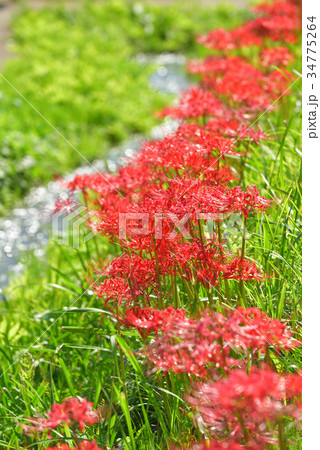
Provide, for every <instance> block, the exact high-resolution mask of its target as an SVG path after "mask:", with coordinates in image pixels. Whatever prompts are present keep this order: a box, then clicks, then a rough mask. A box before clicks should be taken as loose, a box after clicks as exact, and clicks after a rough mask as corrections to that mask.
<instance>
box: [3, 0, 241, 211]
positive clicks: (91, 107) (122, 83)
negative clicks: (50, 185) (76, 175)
mask: <svg viewBox="0 0 320 450" xmlns="http://www.w3.org/2000/svg"><path fill="white" fill-rule="evenodd" d="M22 4H23V3H22ZM79 5H80V6H79ZM246 17H248V13H247V12H246V11H242V10H240V11H238V10H234V9H232V8H231V7H221V6H220V7H218V6H209V5H206V6H203V7H199V6H196V3H193V2H192V1H191V2H180V3H176V4H172V5H169V6H163V5H162V6H161V5H154V4H151V3H150V4H149V3H146V2H142V3H141V2H139V3H135V2H131V1H125V0H108V1H85V0H79V2H77V7H76V8H73V9H70V8H69V9H68V8H67V7H65V6H64V2H59V4H58V6H52V5H50V2H48V6H47V7H44V8H42V9H40V10H28V9H22V11H21V12H20V14H18V16H17V17H16V18H15V20H14V22H13V42H14V45H13V47H12V50H13V51H14V52H15V57H14V58H13V59H11V60H9V61H7V63H6V64H5V67H4V69H3V70H2V73H3V76H4V77H5V78H6V79H7V80H8V81H9V82H10V83H11V84H12V85H13V86H14V88H16V89H17V90H18V91H19V92H20V93H21V94H22V95H23V96H24V97H25V98H26V99H27V100H28V101H29V102H30V103H31V104H32V105H33V106H34V107H35V108H36V109H37V110H38V111H39V113H40V114H41V115H42V116H43V118H42V117H41V116H40V115H39V114H37V112H35V111H34V109H32V107H30V105H29V104H28V103H27V102H26V101H24V100H23V98H22V97H21V96H20V95H19V94H18V93H17V91H15V90H14V89H13V88H12V87H11V86H9V85H8V84H7V83H6V82H5V81H4V80H3V79H1V78H0V182H1V194H0V214H1V212H2V213H3V212H4V210H5V209H8V208H9V207H11V206H12V204H13V203H14V202H16V200H18V199H20V198H22V197H23V196H24V195H25V194H26V193H27V192H28V190H29V188H30V187H31V186H33V185H35V184H39V183H45V182H47V181H49V180H50V179H51V178H52V176H53V175H55V174H57V173H58V174H60V175H61V174H63V173H66V172H67V171H68V170H71V169H72V168H74V167H76V166H78V165H79V164H83V163H85V160H84V159H83V158H82V157H81V155H83V156H84V157H85V158H86V159H87V160H88V161H92V160H93V159H97V158H103V157H105V156H106V154H107V151H108V149H109V148H110V147H111V146H114V145H116V144H118V143H119V142H121V141H123V140H125V139H128V138H129V137H130V135H132V134H137V133H138V134H145V133H147V132H148V131H150V129H151V128H152V126H154V125H155V124H156V123H157V122H156V119H155V118H154V116H153V112H154V111H156V110H159V109H161V108H162V107H163V106H164V105H165V104H167V102H168V101H169V100H170V97H169V96H165V95H163V94H160V93H158V92H156V91H155V90H153V89H152V88H151V87H150V83H149V76H150V74H151V73H152V71H154V70H155V67H154V66H153V65H152V64H150V63H149V64H146V65H145V66H144V67H143V68H142V67H141V65H140V64H139V63H138V62H137V61H136V55H137V54H139V53H151V54H159V53H162V52H179V53H180V52H183V53H184V54H189V55H192V54H194V53H195V49H196V45H195V41H194V37H195V35H196V34H197V33H199V32H200V31H201V32H205V31H206V30H208V29H211V28H214V27H216V26H225V24H226V23H227V25H228V26H235V25H236V24H238V23H239V22H241V21H243V20H244V19H245V18H246ZM45 119H46V120H45ZM47 121H48V122H49V123H50V124H51V125H52V126H53V127H55V128H56V129H57V130H59V132H60V133H61V134H62V135H63V136H64V137H65V139H67V140H68V141H69V142H70V143H71V144H72V146H74V147H75V149H76V150H75V149H73V148H72V146H71V145H70V144H68V143H67V142H66V141H65V139H63V138H62V137H61V136H60V135H59V134H58V133H57V132H56V131H55V130H54V129H53V128H52V126H50V125H49V124H48V123H47ZM78 152H79V153H80V154H81V155H80V154H79V153H78ZM1 205H2V206H1Z"/></svg>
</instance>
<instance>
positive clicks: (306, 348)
mask: <svg viewBox="0 0 320 450" xmlns="http://www.w3.org/2000/svg"><path fill="white" fill-rule="evenodd" d="M311 16H315V17H316V19H315V20H314V22H313V23H315V24H316V30H314V31H313V33H314V32H316V39H313V38H312V36H311V35H309V36H307V33H308V32H309V31H310V30H308V29H307V24H311V21H309V20H308V19H307V17H311ZM311 32H312V31H311ZM311 38H312V39H311ZM311 40H315V41H316V44H311V45H309V46H308V45H307V42H309V43H310V41H311ZM308 47H309V48H312V49H313V50H316V51H317V54H316V62H315V63H314V64H316V67H315V70H314V71H315V73H316V77H314V76H309V77H307V73H308V72H310V70H309V69H308V68H307V65H308V64H310V62H307V48H308ZM308 55H309V56H311V55H312V52H310V51H309V52H308ZM302 74H303V82H302V83H303V84H302V86H303V87H302V113H303V118H302V148H303V171H302V177H303V288H302V293H303V322H302V323H303V378H302V380H303V430H302V431H303V434H302V436H303V437H302V447H303V450H315V449H317V448H319V449H320V442H319V428H320V425H319V411H318V408H319V404H320V371H319V369H320V364H319V359H320V353H319V331H320V288H319V281H320V272H319V270H320V264H319V255H320V230H319V224H320V214H319V204H320V202H319V194H320V107H319V108H318V107H317V106H315V105H310V104H309V105H308V103H310V100H309V96H310V95H315V97H316V99H317V100H318V104H320V2H319V0H303V4H302ZM312 85H313V86H312ZM313 103H317V102H313ZM311 110H314V111H316V135H317V136H319V137H318V138H315V137H313V138H310V137H309V132H310V129H309V130H308V128H310V122H309V120H308V118H309V114H310V111H311ZM312 114H313V113H312ZM311 127H312V126H311ZM311 136H312V135H311Z"/></svg>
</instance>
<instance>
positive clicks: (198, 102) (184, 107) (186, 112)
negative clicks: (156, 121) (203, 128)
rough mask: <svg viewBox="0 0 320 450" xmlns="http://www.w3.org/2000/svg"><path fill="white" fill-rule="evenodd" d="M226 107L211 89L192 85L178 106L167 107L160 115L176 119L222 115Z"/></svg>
mask: <svg viewBox="0 0 320 450" xmlns="http://www.w3.org/2000/svg"><path fill="white" fill-rule="evenodd" d="M225 111H226V108H225V107H224V106H223V105H222V103H221V102H220V100H219V99H217V98H216V97H215V96H214V94H213V93H212V92H211V91H207V90H204V89H199V88H196V87H192V88H191V89H190V90H189V91H186V92H184V94H183V95H182V97H181V99H180V101H179V104H178V106H176V107H174V106H171V107H167V108H164V109H163V110H162V112H161V113H160V114H159V117H166V116H170V117H172V118H174V119H198V118H203V117H207V116H214V117H222V116H223V115H224V114H225Z"/></svg>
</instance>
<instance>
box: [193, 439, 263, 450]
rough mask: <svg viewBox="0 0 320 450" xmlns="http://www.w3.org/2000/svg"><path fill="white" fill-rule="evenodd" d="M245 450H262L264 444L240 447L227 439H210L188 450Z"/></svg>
mask: <svg viewBox="0 0 320 450" xmlns="http://www.w3.org/2000/svg"><path fill="white" fill-rule="evenodd" d="M244 448H246V449H247V450H264V449H265V445H264V444H260V445H259V444H257V443H255V444H252V445H250V444H246V445H245V446H244V445H240V444H239V443H238V442H235V441H233V440H230V439H228V440H227V441H216V440H212V439H205V440H203V441H202V442H200V444H196V445H194V446H193V447H191V448H189V449H188V450H241V449H244Z"/></svg>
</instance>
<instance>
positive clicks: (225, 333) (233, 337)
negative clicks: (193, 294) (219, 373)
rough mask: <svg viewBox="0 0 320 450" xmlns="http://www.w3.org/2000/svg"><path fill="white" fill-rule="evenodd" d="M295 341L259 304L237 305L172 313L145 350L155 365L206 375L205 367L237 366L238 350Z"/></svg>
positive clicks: (261, 349)
mask: <svg viewBox="0 0 320 450" xmlns="http://www.w3.org/2000/svg"><path fill="white" fill-rule="evenodd" d="M299 345H301V344H300V342H298V341H296V340H295V339H294V338H293V337H292V334H291V332H290V331H289V329H288V327H287V325H286V324H284V323H281V322H280V321H279V320H277V319H271V318H270V317H268V316H267V315H266V314H265V313H261V311H260V310H259V308H248V309H244V308H242V307H239V308H237V309H236V310H234V312H232V313H230V312H229V313H227V314H226V315H222V314H220V313H212V312H210V311H205V312H204V313H203V314H202V315H201V316H200V317H196V318H195V319H186V318H182V319H180V318H178V317H177V316H176V317H175V320H174V321H172V322H171V323H170V324H168V326H167V327H166V328H165V330H164V333H163V335H162V336H160V337H158V338H157V339H156V340H155V341H154V343H152V344H151V345H149V347H148V348H147V350H146V354H147V357H148V358H149V359H150V361H152V362H153V363H154V365H155V367H156V369H161V370H164V371H165V372H167V371H169V370H172V371H174V372H175V373H177V372H185V373H188V374H194V375H196V376H206V375H207V373H208V370H209V371H212V370H213V371H216V369H223V371H224V372H225V373H226V372H229V370H230V369H229V368H230V367H231V366H241V361H240V360H236V359H235V358H234V357H235V356H236V355H237V354H239V352H240V355H241V354H243V353H244V354H245V353H246V352H247V351H248V349H251V350H252V351H253V352H261V353H264V351H265V349H266V348H268V347H270V346H272V347H275V349H276V350H278V351H280V350H290V349H292V348H294V347H297V346H299ZM231 350H232V351H233V356H234V357H233V358H231V357H230V354H231V353H230V352H231ZM235 352H236V353H235ZM253 357H254V354H253ZM257 358H258V355H257ZM253 362H255V361H254V360H253ZM257 362H259V361H258V360H257Z"/></svg>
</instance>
